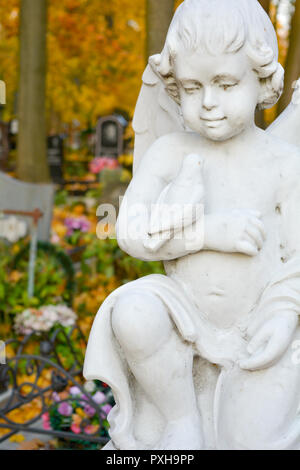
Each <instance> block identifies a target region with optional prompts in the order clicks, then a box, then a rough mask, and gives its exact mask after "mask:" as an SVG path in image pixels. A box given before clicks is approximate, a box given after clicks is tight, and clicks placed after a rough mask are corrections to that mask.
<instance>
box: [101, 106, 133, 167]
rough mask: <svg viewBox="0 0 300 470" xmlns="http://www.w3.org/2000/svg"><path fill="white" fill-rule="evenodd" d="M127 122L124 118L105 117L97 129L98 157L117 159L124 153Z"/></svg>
mask: <svg viewBox="0 0 300 470" xmlns="http://www.w3.org/2000/svg"><path fill="white" fill-rule="evenodd" d="M126 126H127V121H126V120H125V119H124V118H123V117H122V116H114V115H111V116H104V117H101V118H99V119H98V122H97V127H96V157H101V156H103V155H105V156H107V157H115V158H117V157H118V156H119V155H121V154H122V152H123V147H124V143H123V137H124V129H125V127H126Z"/></svg>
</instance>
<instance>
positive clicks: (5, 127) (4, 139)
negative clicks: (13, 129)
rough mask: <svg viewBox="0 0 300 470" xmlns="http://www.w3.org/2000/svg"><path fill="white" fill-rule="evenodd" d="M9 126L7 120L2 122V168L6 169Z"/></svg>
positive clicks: (0, 145) (0, 139)
mask: <svg viewBox="0 0 300 470" xmlns="http://www.w3.org/2000/svg"><path fill="white" fill-rule="evenodd" d="M8 133H9V126H8V124H7V123H6V122H2V121H1V122H0V168H1V169H4V168H5V164H6V161H7V158H8V153H9V139H8Z"/></svg>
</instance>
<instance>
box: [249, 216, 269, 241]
mask: <svg viewBox="0 0 300 470" xmlns="http://www.w3.org/2000/svg"><path fill="white" fill-rule="evenodd" d="M250 224H251V225H252V226H253V227H256V229H258V230H259V231H260V233H261V236H262V238H263V240H265V239H266V231H265V226H264V224H263V223H262V221H261V220H259V219H258V218H251V219H250Z"/></svg>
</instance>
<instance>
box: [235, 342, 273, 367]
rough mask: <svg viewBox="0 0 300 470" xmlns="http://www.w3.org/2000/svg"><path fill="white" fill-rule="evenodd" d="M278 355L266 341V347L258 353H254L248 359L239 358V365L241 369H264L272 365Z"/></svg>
mask: <svg viewBox="0 0 300 470" xmlns="http://www.w3.org/2000/svg"><path fill="white" fill-rule="evenodd" d="M278 357H279V352H278V351H274V348H273V345H271V344H270V343H268V345H267V346H266V348H265V349H264V350H263V351H261V352H260V353H258V354H255V355H253V356H251V357H249V358H248V359H242V360H240V361H239V366H240V368H241V369H246V370H257V369H265V368H267V367H270V366H272V365H273V364H274V362H275V361H276V359H277V358H278Z"/></svg>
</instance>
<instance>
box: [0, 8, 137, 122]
mask: <svg viewBox="0 0 300 470" xmlns="http://www.w3.org/2000/svg"><path fill="white" fill-rule="evenodd" d="M1 3H2V5H0V79H3V80H4V81H5V82H6V85H7V106H6V107H5V116H4V117H5V118H6V119H9V118H11V117H12V115H13V111H14V101H15V95H16V91H17V88H18V67H17V64H18V49H19V42H18V27H19V5H20V1H19V0H10V2H1ZM48 4H49V10H48V33H47V43H48V54H47V57H48V74H47V108H48V117H49V128H51V127H53V126H55V125H56V126H57V123H60V124H61V123H67V124H70V125H71V123H72V120H73V119H77V120H79V121H80V123H81V127H84V126H87V125H88V124H89V123H92V124H95V122H96V119H97V117H98V116H99V115H103V114H105V113H110V112H112V111H113V110H114V109H116V108H118V109H120V108H121V109H123V110H125V111H127V112H128V113H129V114H132V112H133V108H134V105H135V102H136V99H137V96H138V92H139V88H140V85H141V75H142V72H143V69H144V66H145V64H144V43H145V28H144V23H145V21H144V16H145V1H144V0H135V1H134V2H132V0H110V1H109V2H105V1H99V0H51V2H48ZM56 130H57V129H56Z"/></svg>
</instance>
